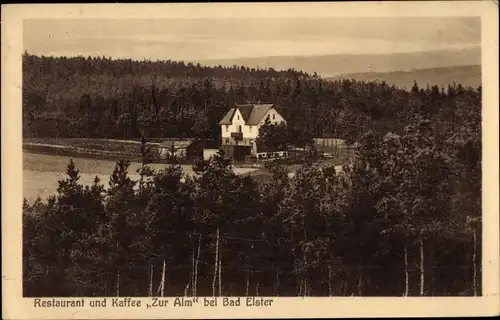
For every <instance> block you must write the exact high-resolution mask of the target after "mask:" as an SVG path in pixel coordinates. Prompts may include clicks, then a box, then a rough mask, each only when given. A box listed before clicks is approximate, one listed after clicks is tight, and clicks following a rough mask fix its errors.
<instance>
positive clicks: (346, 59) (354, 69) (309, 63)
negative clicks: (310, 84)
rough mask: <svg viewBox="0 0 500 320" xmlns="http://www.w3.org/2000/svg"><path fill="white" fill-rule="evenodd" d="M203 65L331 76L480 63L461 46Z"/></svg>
mask: <svg viewBox="0 0 500 320" xmlns="http://www.w3.org/2000/svg"><path fill="white" fill-rule="evenodd" d="M197 62H199V63H200V64H202V65H207V66H218V65H222V66H233V65H245V66H247V67H250V68H257V67H260V68H270V67H271V68H274V69H276V70H282V69H284V70H286V69H288V68H293V69H295V70H303V71H305V72H307V73H310V74H313V73H314V72H316V73H317V74H319V75H321V76H322V77H334V76H338V75H341V74H346V73H360V72H367V71H371V72H390V71H396V70H403V71H410V70H412V69H426V68H436V67H451V66H465V65H480V64H481V48H480V47H474V48H470V49H463V50H448V51H446V50H442V51H425V52H412V53H394V54H334V55H322V56H304V57H298V56H270V57H259V58H237V59H217V60H200V61H197Z"/></svg>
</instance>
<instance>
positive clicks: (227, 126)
mask: <svg viewBox="0 0 500 320" xmlns="http://www.w3.org/2000/svg"><path fill="white" fill-rule="evenodd" d="M228 131H229V125H227V124H226V132H228Z"/></svg>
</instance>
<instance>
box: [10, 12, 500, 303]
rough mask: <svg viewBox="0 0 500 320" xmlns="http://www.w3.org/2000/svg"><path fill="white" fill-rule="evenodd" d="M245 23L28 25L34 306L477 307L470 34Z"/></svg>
mask: <svg viewBox="0 0 500 320" xmlns="http://www.w3.org/2000/svg"><path fill="white" fill-rule="evenodd" d="M233 5H234V4H233ZM247 5H249V4H247ZM269 5H271V4H269ZM276 5H277V4H275V6H274V7H272V8H274V9H275V11H277V10H278V8H279V7H284V6H286V5H287V4H285V3H282V4H280V5H279V6H276ZM331 5H335V4H331ZM191 6H192V7H196V6H200V7H202V6H205V7H211V6H212V5H211V4H191ZM213 6H214V7H217V6H218V7H222V6H223V5H222V4H214V5H213ZM235 6H237V5H235ZM41 7H44V6H43V5H42V6H41ZM47 7H48V6H47ZM83 7H85V6H83ZM175 7H176V6H175V5H170V7H169V8H172V9H171V10H174V9H175ZM260 7H261V8H262V7H263V5H262V4H260ZM339 7H340V6H339ZM48 8H49V7H48ZM48 8H47V9H48ZM160 8H161V7H160ZM249 8H251V6H250V7H249ZM95 9H96V8H94V10H95ZM97 10H99V9H97ZM333 10H335V9H333ZM184 12H187V11H186V10H185V11H184ZM193 12H199V11H193ZM245 12H247V13H245ZM251 12H252V11H251V9H249V10H248V11H244V10H242V11H241V12H239V14H236V15H234V16H232V15H231V14H227V15H225V16H215V15H214V16H211V15H209V14H207V15H205V16H201V15H198V16H197V15H196V14H193V15H192V16H190V15H183V16H181V15H180V14H179V15H177V16H175V15H172V16H165V17H162V16H161V15H160V16H155V17H154V18H147V17H145V16H136V17H134V16H132V15H128V16H127V17H120V16H116V17H113V16H108V17H106V16H95V17H91V16H87V17H85V18H82V17H80V18H78V15H76V16H75V15H74V14H73V13H72V15H71V16H70V15H69V14H68V15H67V16H66V17H64V16H62V15H60V16H58V17H43V16H40V17H37V16H30V17H26V18H24V19H23V20H22V22H21V23H22V31H19V32H20V36H21V38H22V39H20V40H19V41H20V44H21V47H22V49H21V50H20V56H19V61H20V62H19V63H20V68H21V70H22V74H21V75H20V78H19V79H20V81H21V84H20V87H19V90H20V95H21V98H20V105H19V109H20V110H19V115H20V117H22V119H20V120H19V121H21V122H20V123H22V124H21V127H20V128H19V134H20V135H22V137H20V138H19V139H20V140H19V141H22V160H21V159H19V160H20V161H22V176H19V179H20V182H21V183H22V204H21V203H19V204H17V205H18V206H21V205H22V213H21V215H22V222H21V226H22V227H21V228H22V229H21V230H22V231H21V232H22V236H21V238H20V241H22V248H21V252H22V253H21V256H22V259H21V256H20V257H19V260H20V264H21V268H22V280H20V281H21V285H22V297H23V298H35V299H34V303H31V304H30V306H34V307H35V308H42V307H64V306H67V307H83V306H84V303H86V302H85V301H84V300H83V299H81V300H78V299H76V298H84V297H88V298H97V297H99V298H106V297H109V298H112V299H111V300H109V301H108V305H111V304H112V306H113V307H137V305H134V304H135V303H136V300H134V298H150V299H151V301H152V304H153V305H152V307H160V308H161V307H167V304H168V306H169V307H172V306H173V307H191V306H193V304H196V303H197V302H198V299H197V297H200V303H201V304H202V305H203V304H204V306H205V307H207V306H209V307H210V306H215V307H217V306H224V307H239V306H240V304H241V305H242V306H245V307H269V308H272V307H273V304H276V301H278V300H276V298H279V297H289V298H308V297H309V298H314V297H331V298H332V299H335V298H342V297H403V298H404V297H408V298H410V297H419V298H422V297H481V296H484V295H485V293H484V288H483V284H484V283H485V282H484V281H485V274H484V272H483V271H484V259H483V254H485V253H484V248H485V246H484V240H483V239H484V233H483V228H484V221H485V219H486V218H485V217H484V215H483V211H484V210H485V209H484V206H485V204H484V197H483V195H484V194H483V191H484V190H483V189H484V188H485V187H486V186H485V183H484V175H485V171H484V167H483V165H484V163H483V161H484V152H483V151H484V145H485V140H484V139H485V137H484V131H482V130H483V129H484V128H483V121H484V120H485V119H483V117H484V112H483V111H484V108H485V107H484V101H485V97H484V90H483V87H484V83H485V80H484V70H485V68H484V64H485V63H487V62H486V61H485V60H484V57H485V53H484V52H483V50H484V46H482V40H484V39H482V37H483V36H482V27H483V21H482V18H481V16H480V15H476V16H474V15H449V16H433V15H428V16H424V15H418V14H415V15H414V16H411V15H408V14H409V13H411V10H407V11H406V15H405V16H398V15H387V14H386V15H383V14H382V15H378V16H377V15H373V16H369V15H362V14H359V15H358V16H355V15H352V14H351V15H345V16H328V15H316V16H308V15H303V16H300V15H290V16H286V15H275V16H273V15H270V14H269V15H259V14H258V13H259V12H261V11H257V10H255V11H254V13H255V14H251ZM80 14H81V15H83V13H82V12H80ZM497 19H498V18H497ZM2 32H3V31H2ZM483 35H484V33H483ZM496 41H498V40H496ZM2 47H4V44H3V43H2ZM2 49H3V48H2ZM496 50H498V42H497V49H496ZM2 57H3V52H2ZM3 63H4V61H3V58H2V65H3ZM495 81H498V79H496V80H495ZM3 82H4V75H3V74H2V83H3ZM497 88H498V87H497ZM490 93H491V90H490ZM4 106H5V105H4V101H3V100H2V113H3V112H4V110H3V109H4ZM10 107H14V108H15V106H10ZM496 108H497V109H498V106H497V107H496ZM16 112H17V111H16ZM496 112H498V110H497V111H496ZM494 121H498V119H496V120H494ZM3 133H4V132H2V137H5V135H4V134H3ZM3 140H4V138H2V141H3ZM19 147H20V146H19ZM497 147H498V146H497ZM497 156H498V155H497ZM2 158H3V157H2ZM497 159H498V158H497ZM19 165H21V164H19ZM495 170H497V169H495ZM3 171H4V168H2V172H3ZM496 172H497V171H496ZM21 177H22V178H21ZM497 178H498V176H497ZM2 184H4V181H3V182H2ZM20 188H21V187H20ZM496 197H498V195H496ZM19 198H21V196H19ZM490 208H491V206H490ZM497 215H498V212H497ZM2 216H3V215H2ZM4 227H5V225H4ZM496 237H497V238H498V235H496ZM494 239H495V238H493V240H494ZM497 240H498V239H497ZM497 245H498V244H497ZM497 255H498V254H497ZM495 259H497V258H495ZM495 261H496V262H495V263H498V261H497V260H495ZM4 280H5V278H4ZM486 281H487V280H486ZM497 294H498V293H497ZM53 297H58V299H59V300H52V298H53ZM163 297H165V298H166V297H169V300H166V299H162V298H163ZM201 297H205V298H201ZM217 297H219V299H216V298H217ZM44 298H47V299H44ZM66 298H67V299H66ZM73 298H75V299H74V300H68V299H73ZM79 301H81V303H82V304H81V305H79V304H78V303H79ZM103 301H104V303H106V300H103ZM137 301H139V300H137ZM63 304H64V305H63ZM98 306H99V305H98ZM139 306H140V302H139ZM90 307H95V305H92V304H91V305H90ZM149 307H150V306H149V305H148V308H149ZM264 310H265V309H264Z"/></svg>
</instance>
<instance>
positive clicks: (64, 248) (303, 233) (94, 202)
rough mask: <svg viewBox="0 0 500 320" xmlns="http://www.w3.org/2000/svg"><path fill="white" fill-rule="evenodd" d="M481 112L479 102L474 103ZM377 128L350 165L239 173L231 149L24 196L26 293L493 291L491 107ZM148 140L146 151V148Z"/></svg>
mask: <svg viewBox="0 0 500 320" xmlns="http://www.w3.org/2000/svg"><path fill="white" fill-rule="evenodd" d="M469 110H475V111H476V112H477V111H478V110H480V108H477V106H474V105H470V106H469ZM468 120H469V121H463V122H462V124H463V126H461V127H457V128H456V129H455V130H454V131H453V134H450V135H445V134H443V131H442V130H440V129H439V125H440V122H439V121H440V120H439V119H438V118H427V117H425V116H424V115H423V114H419V115H418V116H415V117H414V118H412V120H410V121H408V122H407V124H406V125H405V127H404V129H403V130H402V133H384V134H380V133H378V132H375V131H367V132H365V133H364V134H363V135H362V137H361V138H360V139H359V147H358V149H357V156H356V159H355V161H354V163H353V164H352V165H345V166H343V169H342V170H341V171H336V170H335V168H334V167H333V166H329V165H321V164H320V163H318V162H315V161H314V159H309V160H307V161H305V162H304V164H303V165H302V166H301V167H300V168H299V169H298V170H297V171H296V173H295V175H294V176H293V177H289V176H288V172H287V170H286V168H285V167H283V166H281V165H279V164H277V163H273V162H271V163H270V164H269V165H268V170H269V171H270V172H271V174H272V175H271V177H269V178H268V179H266V180H264V181H262V182H257V181H255V180H254V179H253V178H252V177H251V176H248V175H237V174H235V173H234V172H233V171H232V170H231V166H230V164H229V163H228V162H227V161H226V160H225V159H224V155H223V153H222V151H220V152H219V153H218V154H216V155H215V156H213V157H212V158H211V159H210V160H208V161H200V162H198V163H197V164H195V165H194V166H193V169H194V171H195V173H196V174H195V175H194V176H189V175H186V174H185V173H183V171H182V169H181V167H179V166H175V165H171V166H168V167H165V169H164V170H160V171H158V172H154V171H153V170H152V169H151V168H149V167H148V166H147V163H146V162H145V163H143V166H142V167H141V168H140V169H139V174H140V179H139V180H138V181H133V180H132V179H131V178H130V177H129V176H128V172H127V171H128V163H127V162H126V161H123V160H118V161H117V163H116V166H115V169H114V172H113V173H112V175H111V177H110V182H109V186H108V187H107V188H105V187H104V186H103V185H101V184H100V180H99V178H98V177H96V179H95V182H94V184H93V185H91V186H83V185H82V184H80V183H79V180H78V179H79V171H78V170H77V168H76V166H77V163H74V162H73V161H71V162H70V163H69V165H68V168H67V178H66V179H64V180H61V181H60V182H59V188H58V190H57V193H56V194H55V195H54V196H52V197H50V198H49V199H48V201H47V202H43V201H40V200H38V201H36V202H35V203H33V204H30V203H27V202H26V201H25V203H24V206H23V208H24V215H23V285H24V295H25V296H94V295H97V296H225V295H230V296H245V295H250V296H253V295H256V296H259V295H261V296H351V295H359V296H446V295H481V157H480V155H481V139H480V117H479V115H478V114H476V117H469V118H468ZM145 144H146V142H145V140H143V149H142V150H147V147H146V146H144V145H145Z"/></svg>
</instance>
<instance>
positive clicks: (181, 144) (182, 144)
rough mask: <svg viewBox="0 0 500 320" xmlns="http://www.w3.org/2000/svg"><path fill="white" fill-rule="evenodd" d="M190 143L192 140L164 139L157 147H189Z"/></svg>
mask: <svg viewBox="0 0 500 320" xmlns="http://www.w3.org/2000/svg"><path fill="white" fill-rule="evenodd" d="M191 143H193V141H192V140H166V141H162V142H161V143H160V144H159V146H158V147H160V148H171V147H172V146H173V147H174V148H175V149H185V148H187V147H189V145H191Z"/></svg>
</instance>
